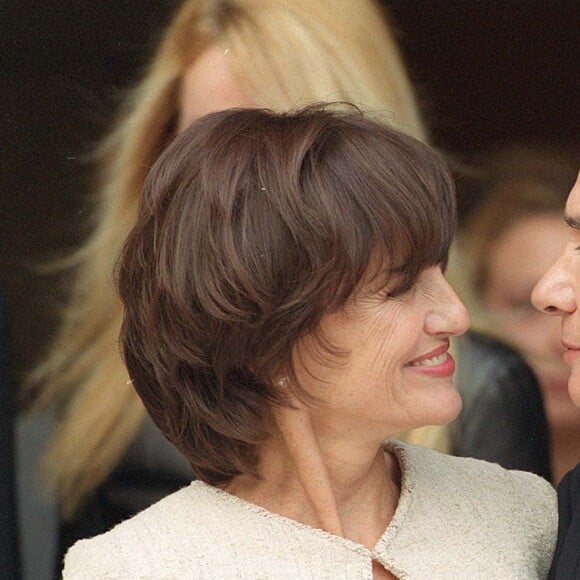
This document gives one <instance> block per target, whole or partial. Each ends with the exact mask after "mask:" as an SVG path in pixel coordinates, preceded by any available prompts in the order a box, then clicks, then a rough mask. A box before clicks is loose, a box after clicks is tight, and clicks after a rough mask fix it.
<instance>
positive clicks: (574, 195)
mask: <svg viewBox="0 0 580 580" xmlns="http://www.w3.org/2000/svg"><path fill="white" fill-rule="evenodd" d="M566 215H567V216H570V217H572V218H576V219H578V220H579V221H580V174H579V176H578V178H577V179H576V183H575V184H574V187H573V188H572V190H571V191H570V195H569V196H568V201H566Z"/></svg>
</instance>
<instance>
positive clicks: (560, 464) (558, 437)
mask: <svg viewBox="0 0 580 580" xmlns="http://www.w3.org/2000/svg"><path fill="white" fill-rule="evenodd" d="M551 439H552V471H553V479H554V483H555V484H558V483H559V482H560V480H561V479H562V477H564V475H565V474H566V473H567V472H568V471H569V470H570V469H572V468H573V467H575V466H576V465H577V464H578V463H579V462H580V425H578V426H576V425H574V426H568V427H563V428H559V429H554V428H552V433H551Z"/></svg>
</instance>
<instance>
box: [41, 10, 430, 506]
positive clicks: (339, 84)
mask: <svg viewBox="0 0 580 580" xmlns="http://www.w3.org/2000/svg"><path fill="white" fill-rule="evenodd" d="M384 17H385V15H384V14H383V13H382V12H381V10H380V8H379V7H378V4H376V3H375V2H373V1H372V0H356V1H355V0H317V1H316V2H313V1H311V0H285V1H282V0H279V1H278V0H189V1H187V2H185V4H184V5H183V6H182V7H181V9H180V10H179V11H178V13H177V15H176V17H175V18H174V20H173V21H172V23H171V24H170V26H169V28H168V30H167V32H166V34H165V36H164V38H163V40H162V43H161V46H160V48H159V50H158V52H157V54H156V56H155V58H154V59H153V61H152V63H151V65H150V68H149V70H148V72H147V74H146V75H145V77H144V78H143V80H142V82H141V83H140V84H139V85H138V86H137V87H136V88H135V89H134V90H133V92H132V93H131V94H130V96H129V98H128V99H127V102H126V104H125V107H124V108H123V110H122V111H121V116H120V120H119V122H118V124H117V126H116V128H115V130H114V131H113V132H112V133H111V134H110V135H109V137H108V138H107V139H106V140H105V141H104V142H103V143H102V146H101V148H100V151H99V153H100V160H101V163H100V168H101V174H100V177H101V184H102V185H101V187H100V190H99V191H98V199H97V202H98V205H97V208H96V212H95V228H94V232H93V234H92V236H91V237H90V239H88V240H87V242H86V244H85V245H84V247H82V248H81V249H80V250H79V251H78V252H77V254H76V255H75V257H74V260H72V261H71V263H72V264H73V265H74V266H75V268H76V271H77V277H76V282H75V284H74V286H73V288H72V292H71V297H70V301H69V303H68V305H67V307H66V309H65V311H64V313H63V320H62V325H61V327H60V329H59V331H58V333H57V335H56V337H55V339H54V341H53V343H52V345H51V349H50V351H49V353H48V356H47V358H46V359H45V361H44V362H43V364H41V365H40V366H39V367H38V368H37V369H36V371H35V372H34V373H33V376H32V383H33V384H35V385H40V386H41V391H40V393H39V395H38V401H37V406H38V407H46V406H49V405H58V406H59V408H60V409H61V410H62V412H61V419H60V423H59V426H58V429H57V432H56V434H55V436H54V440H53V441H52V444H51V446H50V448H49V450H48V452H47V455H46V457H45V461H44V466H45V470H46V473H47V476H48V478H49V481H50V482H51V483H52V485H53V486H54V487H55V489H56V491H57V494H58V497H59V499H60V503H61V508H62V513H63V515H64V516H65V517H70V516H72V515H73V514H74V513H75V511H76V510H77V509H78V508H79V506H80V505H82V503H83V501H84V500H85V499H86V497H87V496H88V495H89V494H90V493H91V491H92V490H94V489H95V488H96V487H97V486H98V485H99V484H100V483H101V482H102V481H103V480H104V479H105V478H106V477H107V475H108V474H109V473H110V472H111V471H112V470H113V469H114V467H115V465H116V464H117V463H118V462H119V460H120V459H121V457H122V456H123V454H124V452H125V451H126V449H127V447H128V445H129V443H130V442H131V441H132V440H133V438H134V437H135V435H136V433H137V431H138V430H139V428H140V426H141V424H142V421H143V418H144V415H145V411H144V408H143V406H142V404H141V402H140V400H139V398H138V397H137V395H136V393H135V391H134V390H133V387H132V385H131V384H130V383H129V380H128V376H127V373H126V370H125V367H124V364H123V362H122V360H121V358H120V355H119V352H118V348H117V337H118V332H119V327H120V322H121V316H122V309H121V304H120V301H119V299H118V297H117V295H116V293H115V290H114V286H113V282H112V270H113V265H114V262H115V260H116V258H117V254H118V252H119V250H120V248H121V246H122V243H123V241H124V238H125V235H126V234H127V232H128V230H129V229H130V227H131V225H132V224H133V221H134V218H135V213H136V207H137V203H138V199H139V195H140V191H141V186H142V184H143V181H144V178H145V176H146V174H147V172H148V170H149V168H150V167H151V165H152V164H153V163H154V161H155V160H156V158H157V157H158V155H159V154H160V152H161V151H162V150H163V148H164V147H165V146H166V144H167V143H168V142H169V140H171V138H172V137H173V135H174V133H175V130H176V129H175V127H176V122H177V116H178V93H179V88H180V82H181V79H182V77H183V75H184V72H185V71H186V69H187V68H188V67H189V66H190V65H191V64H192V63H193V62H194V61H195V60H196V58H197V57H198V56H199V55H200V54H201V53H202V52H203V51H204V50H205V49H206V48H208V47H209V46H211V45H213V44H216V43H217V42H219V43H220V45H223V46H227V49H228V51H229V53H230V57H231V58H230V62H231V66H232V71H231V72H232V74H233V75H234V78H235V79H236V80H237V81H238V82H239V84H240V86H241V88H242V89H243V90H244V92H245V94H247V95H248V97H249V98H251V99H252V101H253V102H255V103H256V104H258V105H259V106H264V107H268V108H272V109H274V110H287V109H292V108H296V107H299V106H301V105H305V104H308V103H312V102H318V101H329V100H332V101H336V100H345V101H350V102H354V103H357V104H358V105H359V106H361V107H362V108H364V109H366V110H368V111H371V112H375V113H377V114H379V115H383V116H384V115H387V116H389V117H390V118H389V120H390V121H391V122H392V123H394V124H395V125H396V126H398V127H399V128H400V129H402V130H404V131H406V132H408V133H410V134H412V135H414V136H415V137H417V138H419V139H422V140H425V137H426V134H425V130H424V127H423V125H422V122H421V118H420V113H419V109H418V106H417V103H416V101H415V97H414V94H413V91H412V88H411V85H410V82H409V80H408V77H407V73H406V70H405V67H404V65H403V62H402V59H401V57H400V54H399V51H398V48H397V45H396V42H395V39H394V37H393V34H392V32H391V31H390V29H389V28H388V25H387V24H386V23H385V20H384Z"/></svg>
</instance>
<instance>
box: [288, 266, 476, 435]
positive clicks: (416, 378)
mask: <svg viewBox="0 0 580 580" xmlns="http://www.w3.org/2000/svg"><path fill="white" fill-rule="evenodd" d="M393 282H394V281H393ZM387 292H388V288H387V289H382V290H380V291H378V292H376V291H374V292H372V293H370V292H366V291H365V289H364V288H363V290H361V292H359V293H357V294H356V295H355V296H353V297H352V298H351V299H350V300H349V302H348V303H347V304H346V305H345V307H344V308H343V309H342V310H341V311H339V312H336V313H333V314H329V315H326V316H325V317H324V318H323V319H322V322H321V325H320V332H321V335H322V337H323V338H324V339H325V340H328V341H330V343H331V344H332V345H333V346H336V347H338V348H339V349H341V351H343V352H344V353H345V355H344V357H343V358H340V357H336V358H334V357H332V360H328V356H329V355H328V354H326V353H325V352H324V351H321V349H320V346H319V345H318V343H317V342H316V339H315V338H314V337H313V336H307V337H305V338H304V339H302V340H301V342H299V343H298V345H297V346H296V349H295V353H294V354H295V363H296V369H297V375H298V378H299V380H300V381H301V383H302V384H303V385H304V386H305V388H306V389H307V390H308V391H309V392H310V393H311V394H313V395H314V396H316V397H318V398H319V400H320V401H321V402H320V404H318V405H314V407H313V408H312V409H311V416H312V418H313V421H314V424H315V425H316V426H317V427H318V429H322V430H324V428H325V426H326V427H328V428H329V429H330V430H332V428H333V426H334V427H336V425H339V426H340V429H341V430H343V431H344V433H345V434H348V435H349V437H350V436H351V435H354V434H355V433H356V432H361V428H362V429H363V430H364V436H365V437H368V436H371V437H373V436H376V438H377V440H382V439H383V438H384V437H386V436H388V435H392V434H394V433H397V432H400V431H404V430H407V429H411V428H414V427H419V426H424V425H434V424H443V423H447V422H449V421H451V420H452V419H454V418H455V417H456V416H457V414H458V413H459V411H460V409H461V399H460V397H459V394H458V392H457V391H456V390H455V388H454V386H453V382H452V375H453V370H454V362H453V358H452V357H451V355H450V354H449V353H448V348H449V338H450V337H451V336H455V335H459V334H462V333H463V332H465V331H466V330H467V327H468V323H469V318H468V315H467V311H466V309H465V307H464V306H463V304H462V303H461V302H460V301H459V299H458V298H457V295H456V294H455V292H454V291H453V290H452V289H451V287H450V286H449V284H448V283H447V281H446V280H445V278H444V277H443V274H442V272H441V269H440V268H439V267H430V268H427V269H426V270H424V271H423V272H422V273H421V274H420V276H419V278H418V279H417V281H416V283H415V284H414V286H413V287H412V288H411V289H410V290H409V291H408V292H406V293H404V294H403V295H401V296H399V297H396V298H390V297H388V296H387Z"/></svg>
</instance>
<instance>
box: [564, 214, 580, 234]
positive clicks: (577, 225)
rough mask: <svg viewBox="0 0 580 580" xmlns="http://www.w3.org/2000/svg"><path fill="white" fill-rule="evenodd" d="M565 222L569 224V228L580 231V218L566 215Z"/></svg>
mask: <svg viewBox="0 0 580 580" xmlns="http://www.w3.org/2000/svg"><path fill="white" fill-rule="evenodd" d="M564 221H565V222H566V223H567V224H568V227H569V228H572V229H573V230H580V217H572V216H571V215H565V216H564Z"/></svg>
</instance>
